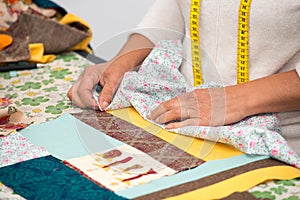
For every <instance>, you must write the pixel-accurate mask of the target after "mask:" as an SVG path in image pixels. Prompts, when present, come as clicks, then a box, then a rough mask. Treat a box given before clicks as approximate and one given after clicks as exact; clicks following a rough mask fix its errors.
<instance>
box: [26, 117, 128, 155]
mask: <svg viewBox="0 0 300 200" xmlns="http://www.w3.org/2000/svg"><path fill="white" fill-rule="evenodd" d="M20 133H21V134H22V135H23V136H24V137H26V138H27V139H28V140H30V141H31V142H32V143H34V144H35V145H38V146H42V147H45V148H46V149H47V151H48V152H49V153H50V154H51V155H53V156H54V157H56V158H58V159H60V160H67V159H71V158H76V157H80V156H85V155H89V154H91V153H96V152H99V151H104V150H107V149H111V148H115V147H118V146H121V145H123V144H124V143H122V142H120V141H118V140H116V139H114V138H111V137H109V136H107V135H106V134H104V133H102V132H100V131H98V130H96V129H94V128H92V127H91V126H88V125H87V124H85V123H83V122H81V121H80V120H78V119H76V118H75V117H73V116H72V115H70V114H65V115H62V116H60V117H58V118H57V119H55V120H52V121H49V122H46V123H43V124H36V125H32V126H29V127H27V128H26V129H23V130H21V131H20Z"/></svg>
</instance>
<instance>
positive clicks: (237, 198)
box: [223, 192, 269, 200]
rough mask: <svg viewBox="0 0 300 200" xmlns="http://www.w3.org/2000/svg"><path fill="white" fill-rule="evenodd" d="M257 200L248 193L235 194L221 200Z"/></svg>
mask: <svg viewBox="0 0 300 200" xmlns="http://www.w3.org/2000/svg"><path fill="white" fill-rule="evenodd" d="M243 199H244V200H257V199H258V198H256V197H255V196H253V195H252V194H250V193H249V192H235V193H233V194H231V195H229V196H228V197H225V198H223V200H243ZM259 200H269V199H265V198H264V199H259Z"/></svg>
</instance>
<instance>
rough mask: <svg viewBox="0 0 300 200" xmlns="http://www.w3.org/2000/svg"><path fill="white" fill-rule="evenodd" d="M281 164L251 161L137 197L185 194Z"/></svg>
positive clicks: (269, 160) (162, 197) (266, 160)
mask: <svg viewBox="0 0 300 200" xmlns="http://www.w3.org/2000/svg"><path fill="white" fill-rule="evenodd" d="M281 165H285V164H284V163H282V162H279V161H276V160H273V159H265V160H261V161H257V162H253V163H249V164H247V165H244V166H241V167H238V168H234V169H230V170H228V171H225V172H220V173H217V174H214V175H211V176H207V177H204V178H201V179H198V180H195V181H192V182H189V183H185V184H181V185H177V186H174V187H170V188H168V189H165V190H162V191H158V192H154V193H151V194H148V195H144V196H141V197H137V198H135V199H139V200H142V199H151V198H157V199H164V198H168V197H172V196H176V195H180V194H184V193H186V192H190V191H193V190H197V189H200V188H203V187H207V186H210V185H213V184H215V183H218V182H221V181H223V180H226V179H229V178H231V177H234V176H237V175H241V174H243V173H245V172H249V171H252V170H256V169H260V168H264V167H271V166H281Z"/></svg>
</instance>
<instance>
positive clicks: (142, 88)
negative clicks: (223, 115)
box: [109, 40, 300, 168]
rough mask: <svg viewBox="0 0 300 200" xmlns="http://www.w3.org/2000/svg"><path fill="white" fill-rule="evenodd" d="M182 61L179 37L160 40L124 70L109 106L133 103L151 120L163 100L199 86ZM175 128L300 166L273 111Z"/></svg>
mask: <svg viewBox="0 0 300 200" xmlns="http://www.w3.org/2000/svg"><path fill="white" fill-rule="evenodd" d="M181 61H182V44H181V43H180V42H179V41H167V40H166V41H161V42H159V43H158V44H157V45H156V46H155V48H154V49H153V51H152V52H151V53H150V55H149V56H148V57H147V58H146V59H145V61H144V62H143V64H142V66H141V67H140V69H139V70H138V71H137V72H136V71H133V72H127V73H126V74H125V76H124V78H123V80H122V83H121V85H120V87H119V89H118V91H117V92H116V95H115V97H114V98H113V101H112V103H111V104H110V106H109V109H119V108H124V107H129V106H133V107H134V108H135V109H136V110H137V111H138V112H139V113H140V115H141V116H142V117H143V118H144V119H146V120H148V121H150V120H149V119H147V116H148V115H149V113H150V112H151V111H152V110H153V109H154V108H155V107H157V106H158V105H159V104H160V103H161V102H164V101H166V100H168V99H171V98H173V97H176V96H178V95H181V94H184V93H187V92H190V91H192V90H194V89H196V88H192V87H190V86H189V85H188V84H187V82H186V81H185V79H184V77H183V76H182V75H181V73H180V72H179V70H178V68H179V66H180V64H181ZM200 87H202V88H205V87H214V85H206V86H204V85H203V86H200ZM215 87H216V86H215ZM152 123H154V122H152ZM160 126H161V127H162V128H164V125H160ZM173 131H174V132H176V133H179V134H184V135H189V136H192V137H198V138H202V139H207V140H213V141H218V142H222V143H226V144H230V145H232V146H234V147H235V148H237V149H239V150H241V151H243V152H245V153H247V154H253V155H254V154H259V155H268V156H270V157H273V158H275V159H278V160H281V161H283V162H286V163H288V164H290V165H293V166H295V167H298V168H300V158H299V156H298V155H297V154H296V153H295V152H294V151H293V150H292V149H291V148H290V147H289V145H288V144H287V142H286V140H285V139H284V138H283V137H282V136H281V135H280V121H279V119H278V117H277V115H276V114H273V113H270V114H263V115H257V116H252V117H248V118H246V119H243V120H242V121H240V122H238V123H235V124H232V125H227V126H219V127H207V126H189V127H183V128H179V129H174V130H173Z"/></svg>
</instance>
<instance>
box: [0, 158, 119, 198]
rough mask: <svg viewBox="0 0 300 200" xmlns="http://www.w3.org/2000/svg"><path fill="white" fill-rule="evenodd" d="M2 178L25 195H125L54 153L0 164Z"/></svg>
mask: <svg viewBox="0 0 300 200" xmlns="http://www.w3.org/2000/svg"><path fill="white" fill-rule="evenodd" d="M0 181H1V182H2V183H3V184H4V185H6V186H8V187H10V188H12V189H13V190H14V192H16V193H17V194H19V195H21V196H22V197H24V198H26V199H51V200H55V199H58V200H61V199H64V200H68V199H72V200H77V199H78V200H79V199H88V200H90V199H97V200H102V199H124V198H122V197H120V196H117V195H116V194H115V193H114V192H112V191H109V190H107V189H104V188H101V187H100V186H98V185H96V184H95V183H94V182H92V181H90V180H88V179H87V178H85V177H84V176H82V175H81V174H80V173H78V172H77V171H75V170H73V169H71V168H69V167H67V166H66V165H65V164H63V163H62V162H61V161H60V160H58V159H56V158H54V157H52V156H46V157H41V158H37V159H33V160H28V161H25V162H21V163H17V164H14V165H10V166H7V167H3V168H0Z"/></svg>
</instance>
